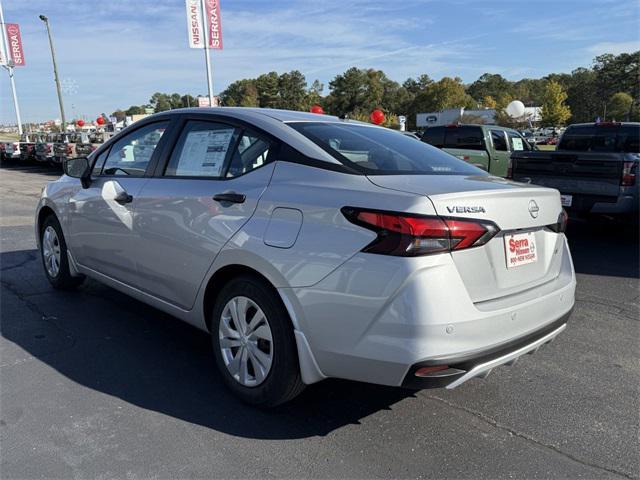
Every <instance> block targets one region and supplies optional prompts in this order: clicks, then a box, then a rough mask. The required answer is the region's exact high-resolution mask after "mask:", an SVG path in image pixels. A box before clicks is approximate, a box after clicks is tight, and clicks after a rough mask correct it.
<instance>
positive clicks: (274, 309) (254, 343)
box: [211, 275, 304, 407]
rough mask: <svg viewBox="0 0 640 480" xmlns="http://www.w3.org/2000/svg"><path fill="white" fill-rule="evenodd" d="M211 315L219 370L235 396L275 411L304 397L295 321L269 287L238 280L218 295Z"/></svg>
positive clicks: (255, 281)
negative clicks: (295, 399)
mask: <svg viewBox="0 0 640 480" xmlns="http://www.w3.org/2000/svg"><path fill="white" fill-rule="evenodd" d="M212 315H213V316H212V321H211V339H212V343H213V351H214V355H215V360H216V364H217V367H218V370H219V371H220V374H221V375H222V379H223V381H224V383H225V385H226V386H227V387H228V388H229V389H230V390H231V391H232V392H233V393H234V394H235V395H236V396H238V397H239V398H240V399H241V400H242V401H244V402H246V403H248V404H251V405H255V406H260V407H274V406H276V405H279V404H282V403H285V402H287V401H289V400H291V399H293V398H294V397H295V396H297V395H298V394H299V393H300V392H302V390H303V389H304V384H303V383H302V379H301V376H300V367H299V362H298V353H297V349H296V343H295V338H294V334H293V328H292V326H291V321H290V319H289V315H288V313H287V310H286V309H285V308H284V305H283V304H282V302H281V301H280V298H279V297H278V296H277V293H276V292H275V291H274V289H273V288H272V287H271V286H270V285H268V284H266V282H264V281H263V280H261V279H260V278H257V277H253V276H249V275H247V276H241V277H237V278H234V279H233V280H231V281H230V282H229V283H228V284H227V285H226V286H225V287H224V288H223V289H222V291H221V292H220V295H219V296H218V298H217V300H216V303H215V306H214V308H213V312H212Z"/></svg>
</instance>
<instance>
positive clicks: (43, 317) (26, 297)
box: [0, 279, 76, 346]
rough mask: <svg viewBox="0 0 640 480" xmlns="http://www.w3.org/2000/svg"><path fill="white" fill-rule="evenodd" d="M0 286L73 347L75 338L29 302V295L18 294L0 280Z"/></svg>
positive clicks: (52, 318) (12, 286)
mask: <svg viewBox="0 0 640 480" xmlns="http://www.w3.org/2000/svg"><path fill="white" fill-rule="evenodd" d="M0 285H1V286H2V287H3V288H6V289H7V290H8V291H9V292H11V293H12V294H13V295H15V296H16V297H17V298H18V300H20V301H21V302H22V303H23V304H24V305H25V306H26V307H27V308H28V309H29V310H31V311H32V312H33V313H35V314H36V315H38V316H39V317H40V320H41V321H43V322H46V323H48V324H50V325H51V326H53V328H55V329H56V330H59V331H60V332H62V333H64V334H65V335H66V336H67V338H69V339H71V346H73V345H75V343H76V339H75V337H74V336H73V335H72V334H71V333H70V332H68V331H66V330H65V329H64V328H62V327H61V326H60V325H58V324H57V323H56V322H55V321H54V320H56V319H57V317H56V316H55V315H49V314H47V313H46V312H45V311H44V310H42V309H41V308H40V306H39V305H38V304H37V303H36V302H34V301H32V300H30V298H29V297H30V295H28V294H24V293H22V292H20V291H19V290H18V289H17V288H16V287H15V286H14V285H13V284H11V283H10V282H7V281H5V280H1V279H0Z"/></svg>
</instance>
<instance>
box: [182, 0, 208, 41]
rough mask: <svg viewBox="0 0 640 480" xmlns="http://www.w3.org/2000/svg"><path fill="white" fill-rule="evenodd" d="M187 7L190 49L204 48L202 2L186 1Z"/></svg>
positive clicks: (196, 0)
mask: <svg viewBox="0 0 640 480" xmlns="http://www.w3.org/2000/svg"><path fill="white" fill-rule="evenodd" d="M186 5H187V32H188V35H189V47H190V48H204V29H203V28H202V10H201V8H200V0H186Z"/></svg>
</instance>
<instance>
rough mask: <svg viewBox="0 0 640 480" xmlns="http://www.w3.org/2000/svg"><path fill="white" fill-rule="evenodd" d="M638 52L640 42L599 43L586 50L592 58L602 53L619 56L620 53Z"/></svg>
mask: <svg viewBox="0 0 640 480" xmlns="http://www.w3.org/2000/svg"><path fill="white" fill-rule="evenodd" d="M638 50H640V40H632V41H630V42H600V43H596V44H595V45H591V46H590V47H588V48H587V52H589V53H590V54H591V55H593V56H594V57H595V56H597V55H602V54H604V53H612V54H614V55H620V54H621V53H633V52H637V51H638Z"/></svg>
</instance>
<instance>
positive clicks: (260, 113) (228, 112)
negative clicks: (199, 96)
mask: <svg viewBox="0 0 640 480" xmlns="http://www.w3.org/2000/svg"><path fill="white" fill-rule="evenodd" d="M162 113H163V114H169V115H171V114H176V113H199V114H203V113H205V114H206V113H210V114H215V115H225V116H229V117H234V118H242V119H251V118H253V119H257V118H261V117H265V116H266V117H270V118H273V119H275V120H279V121H281V122H285V123H287V122H344V121H345V120H343V119H341V118H338V117H336V116H334V115H324V114H318V113H310V112H299V111H294V110H279V109H276V108H257V107H196V108H178V109H174V110H167V111H165V112H162ZM349 122H353V120H349Z"/></svg>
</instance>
